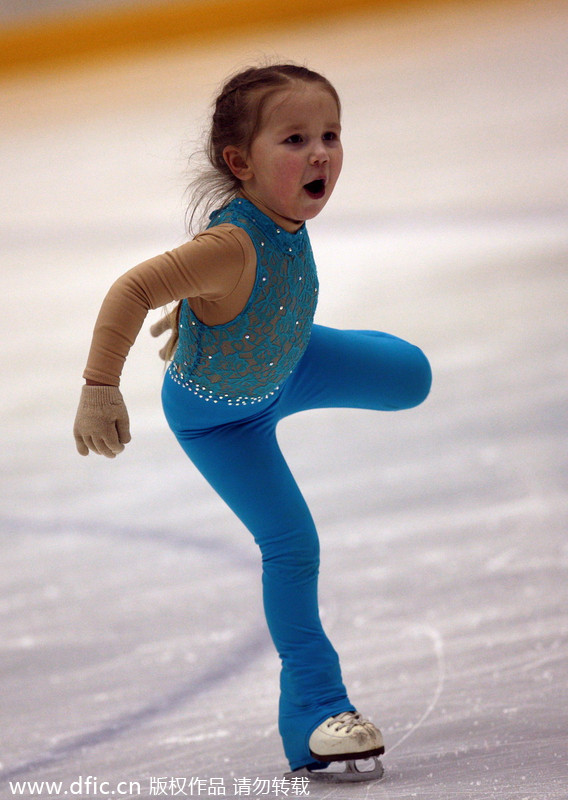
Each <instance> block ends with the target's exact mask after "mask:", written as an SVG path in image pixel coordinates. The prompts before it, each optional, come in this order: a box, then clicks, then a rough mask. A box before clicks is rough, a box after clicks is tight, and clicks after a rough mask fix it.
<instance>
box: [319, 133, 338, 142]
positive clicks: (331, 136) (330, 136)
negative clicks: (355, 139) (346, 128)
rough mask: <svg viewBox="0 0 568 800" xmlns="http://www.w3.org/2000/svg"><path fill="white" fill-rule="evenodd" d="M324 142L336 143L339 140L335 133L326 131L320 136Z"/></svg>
mask: <svg viewBox="0 0 568 800" xmlns="http://www.w3.org/2000/svg"><path fill="white" fill-rule="evenodd" d="M322 139H323V140H324V142H336V141H337V140H338V139H339V135H338V134H337V133H336V132H335V131H327V132H326V133H324V135H323V136H322Z"/></svg>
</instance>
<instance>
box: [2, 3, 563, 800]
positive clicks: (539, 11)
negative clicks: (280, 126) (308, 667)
mask: <svg viewBox="0 0 568 800" xmlns="http://www.w3.org/2000/svg"><path fill="white" fill-rule="evenodd" d="M567 41H568V13H567V9H566V5H565V3H561V2H558V3H555V2H548V1H547V0H544V1H543V2H540V3H528V2H526V3H523V2H519V3H510V4H506V5H503V6H500V5H494V4H490V3H489V4H485V3H480V4H469V5H467V4H463V5H461V6H455V7H453V6H451V5H446V4H435V5H434V8H433V9H430V10H429V11H428V12H426V11H415V12H413V13H412V14H411V13H410V12H409V13H407V14H406V15H396V14H388V13H383V14H380V13H376V14H373V13H369V14H363V15H352V16H350V17H344V18H342V19H339V20H337V21H336V22H333V23H332V22H329V21H328V20H326V19H323V20H322V21H321V22H320V23H319V24H317V25H316V24H313V25H311V26H310V27H305V28H297V29H293V30H290V31H287V32H283V31H279V32H275V33H269V32H266V33H265V34H258V33H255V34H251V35H250V37H249V38H242V39H241V40H239V41H238V42H236V41H226V42H224V43H222V44H220V45H219V46H218V47H217V48H215V49H206V48H198V47H195V46H191V47H187V46H185V47H184V46H179V47H176V48H173V47H172V48H169V49H168V51H167V52H160V53H154V54H148V53H146V54H144V55H136V54H132V56H131V57H129V58H126V57H124V58H121V59H116V60H113V61H108V62H107V63H105V64H84V65H82V66H76V67H74V68H73V69H69V70H67V71H55V72H53V71H52V72H45V73H37V74H30V75H27V76H21V77H18V78H16V77H13V78H10V79H4V80H3V82H2V84H1V86H0V91H1V93H2V107H3V111H2V117H1V120H0V142H1V145H0V175H1V176H2V179H1V181H0V201H1V206H2V217H1V220H0V235H1V259H2V284H3V299H2V313H1V315H0V331H1V341H2V347H1V351H0V359H1V361H0V365H1V374H2V382H3V392H2V395H1V397H0V409H1V426H2V429H1V432H2V448H1V451H0V458H1V463H2V486H1V490H0V491H1V502H2V507H1V517H0V524H1V530H2V537H1V540H0V548H1V551H0V580H1V586H2V589H1V596H0V620H1V636H0V679H1V698H2V699H1V711H0V713H1V719H0V731H1V733H0V739H1V748H0V761H1V762H2V770H3V771H2V773H1V774H0V781H1V783H0V797H2V798H3V799H4V798H6V799H7V798H11V797H13V796H14V794H13V789H12V788H11V787H10V783H9V781H16V780H18V781H26V780H36V781H40V780H55V781H57V780H59V781H62V783H63V788H62V791H63V790H64V789H67V790H68V791H70V790H69V787H70V786H71V785H72V782H73V781H77V779H78V778H79V776H82V777H83V778H85V777H87V776H94V777H97V779H98V780H99V781H108V782H109V785H110V786H111V787H112V786H116V785H117V784H118V783H119V781H138V782H140V784H141V786H142V796H145V797H149V796H152V795H151V794H150V789H151V786H154V788H155V787H156V784H155V782H154V783H153V784H152V779H153V778H158V777H161V778H168V779H170V778H176V779H180V783H178V784H177V786H178V787H181V786H183V783H182V779H186V781H187V783H186V784H185V785H186V787H189V785H190V784H189V779H190V778H201V779H203V780H204V781H209V784H208V786H209V788H211V787H212V786H219V785H220V782H221V781H222V782H223V785H224V787H225V788H226V794H227V796H234V792H233V784H234V780H235V779H240V778H244V777H248V778H250V779H251V781H253V782H254V780H255V779H268V778H271V779H272V778H279V777H281V776H282V774H283V772H284V770H285V769H286V764H285V761H284V757H283V753H282V750H281V745H280V741H279V737H278V733H277V730H276V703H277V684H278V662H277V658H276V655H275V654H274V652H273V650H272V646H271V643H270V641H269V639H268V635H267V632H266V630H265V625H264V620H263V617H262V612H261V607H260V582H259V563H258V556H257V553H256V550H255V547H254V545H253V543H252V541H251V540H250V536H249V534H248V533H247V532H246V531H245V530H244V529H243V528H242V527H241V526H240V524H239V523H238V522H236V521H235V520H234V519H233V517H232V516H231V514H230V512H229V511H228V510H226V509H225V507H224V506H223V505H222V504H221V502H220V501H218V500H217V498H216V497H215V495H214V494H213V493H212V491H211V490H210V489H209V488H208V487H207V486H206V485H205V484H204V482H203V481H202V479H201V478H200V476H199V475H198V474H197V473H196V471H195V470H194V468H193V467H192V465H191V464H190V463H189V462H188V461H187V460H186V459H185V457H184V455H183V453H182V452H181V450H180V449H179V447H178V445H177V443H176V442H175V440H174V439H173V437H172V436H171V434H170V433H169V431H168V430H167V427H166V424H165V421H164V419H163V417H162V413H161V408H160V402H159V391H160V383H161V376H162V373H161V365H160V363H159V362H158V359H157V354H156V353H157V345H156V342H155V341H154V340H152V339H151V337H150V336H149V335H148V326H149V324H150V322H152V321H153V320H154V319H156V318H157V312H156V314H153V315H151V316H150V318H149V320H148V325H146V326H145V328H144V330H143V331H142V333H141V336H140V340H139V343H138V344H137V345H136V348H135V349H134V350H133V352H132V354H131V356H130V358H129V360H128V362H127V366H126V370H125V375H124V380H123V393H124V395H125V398H126V401H127V404H128V407H129V410H130V415H131V421H132V432H133V441H132V443H131V444H130V445H129V447H128V448H127V450H126V452H125V453H124V454H123V455H121V456H120V457H119V458H118V459H116V460H115V461H107V460H106V459H102V458H97V457H95V456H92V455H91V456H89V457H88V458H86V459H82V458H80V457H79V456H78V455H77V454H76V452H75V450H74V443H73V439H72V435H71V427H72V422H73V417H74V413H75V407H76V403H77V399H78V394H79V390H80V384H81V372H82V369H83V366H84V361H85V358H86V353H87V348H88V344H89V339H90V334H91V330H92V325H93V322H94V318H95V315H96V313H97V310H98V306H99V304H100V301H101V300H102V297H103V295H104V293H105V291H106V290H107V288H108V287H109V285H110V283H111V282H112V280H113V279H114V278H115V277H117V276H118V275H119V274H120V273H121V272H123V271H125V270H126V269H128V268H129V267H130V266H133V265H134V264H136V263H138V262H140V261H142V260H143V259H145V258H147V257H149V256H151V255H154V254H156V253H159V252H162V251H163V250H166V249H169V248H171V247H173V246H176V245H178V244H180V243H181V242H182V241H183V240H184V233H183V191H184V186H185V181H186V175H185V159H186V155H187V154H188V153H189V152H191V150H192V149H193V146H194V143H195V141H196V140H197V139H198V138H199V136H200V134H201V131H202V129H203V128H204V126H205V124H206V119H207V115H208V104H209V102H210V100H211V98H212V97H213V95H214V93H215V90H216V88H217V86H218V84H219V82H220V81H221V80H222V79H223V78H224V77H225V75H226V74H228V73H229V72H231V71H232V70H234V69H235V68H239V67H240V66H242V65H244V64H247V63H248V62H249V61H251V60H253V61H257V60H258V59H259V58H262V57H263V56H264V55H265V54H267V55H268V56H269V57H273V56H276V55H278V56H280V57H282V58H286V59H288V58H292V59H295V60H297V61H308V62H309V63H310V64H311V65H312V66H314V67H315V68H317V69H321V70H323V71H324V72H325V73H326V74H328V76H329V77H330V78H331V79H332V80H333V81H334V82H335V83H336V85H337V87H338V89H339V91H340V93H341V95H342V98H343V104H344V125H345V134H344V143H345V150H346V160H345V167H344V174H343V176H342V179H341V181H340V183H339V185H338V188H337V190H336V195H335V197H334V198H333V199H332V201H331V202H330V204H329V206H328V208H327V209H326V210H325V211H324V213H323V214H322V216H321V218H319V219H318V220H315V221H314V222H313V223H312V224H311V225H310V232H311V236H312V240H313V243H314V248H315V251H316V257H317V261H318V264H319V271H320V281H321V300H320V306H319V311H318V321H320V322H322V323H323V324H329V325H335V326H338V327H355V328H375V329H381V330H387V331H390V332H393V333H396V334H398V335H400V336H403V337H405V338H408V339H411V340H412V341H414V342H416V343H417V344H419V345H420V346H421V347H422V348H423V349H424V350H425V351H426V352H427V354H428V355H429V357H430V359H431V362H432V366H433V372H434V385H433V390H432V394H431V396H430V398H429V399H428V400H427V402H426V403H425V404H424V405H423V406H421V407H420V408H418V409H416V410H413V411H409V412H403V413H400V414H396V415H387V414H384V415H381V414H374V413H370V412H361V411H359V412H355V411H353V412H350V411H337V412H334V411H326V412H314V413H311V414H307V415H304V416H298V417H296V418H294V419H291V420H288V421H287V422H286V423H284V424H283V425H282V427H281V442H282V445H283V447H284V449H285V451H286V453H287V456H288V458H289V461H290V463H291V465H292V468H293V470H294V472H295V474H296V476H297V478H298V480H299V482H300V484H301V486H302V488H303V490H304V492H305V495H306V497H307V499H308V501H309V503H310V506H311V508H312V510H313V513H314V516H315V518H316V521H317V523H318V526H319V529H320V535H321V540H322V550H323V565H322V577H321V605H322V614H323V617H324V620H325V624H326V627H327V630H328V632H329V634H330V637H331V638H332V640H333V642H334V644H335V646H336V647H337V649H338V650H339V651H340V654H341V658H342V664H343V671H344V677H345V680H346V683H347V684H348V687H349V691H350V694H351V697H352V699H353V700H354V702H355V703H356V704H357V706H358V707H359V708H360V709H361V711H363V712H364V713H365V714H368V715H370V716H372V717H373V718H374V720H375V721H376V722H377V723H378V724H379V725H380V726H381V728H382V729H383V731H384V734H385V739H386V746H387V753H386V755H385V757H384V759H383V763H384V766H385V778H384V779H383V781H382V782H380V783H377V784H372V785H371V784H369V785H365V786H355V787H353V788H348V789H346V788H345V787H340V788H334V787H331V788H330V787H329V786H326V787H325V788H318V787H315V788H314V787H313V786H312V787H311V789H310V796H312V797H318V798H335V797H338V798H339V797H346V798H355V799H357V798H385V800H387V799H388V800H399V799H402V798H404V799H405V800H406V798H412V797H417V798H421V800H455V799H456V798H460V799H461V798H467V800H493V799H495V800H561V799H562V800H563V799H564V798H566V796H567V795H568V766H567V763H568V746H567V728H568V717H567V713H566V708H567V707H568V686H567V684H568V611H567V600H568V580H567V578H568V574H567V573H568V571H567V567H568V543H567V541H566V532H567V529H568V514H567V510H568V491H567V476H568V463H567V462H568V456H567V453H568V447H567V445H568V436H567V433H568V418H567V412H568V325H567V317H568V214H567V213H566V190H567V187H568V74H567V73H568V70H567V66H568V49H567V47H566V42H567ZM211 779H217V783H216V784H215V783H214V782H212V781H211ZM91 785H92V784H91ZM193 785H194V786H197V784H195V783H194V784H193ZM205 785H206V784H201V786H202V787H203V786H205ZM73 786H74V788H76V787H77V784H73ZM259 786H260V784H257V788H258V787H259ZM168 791H169V792H170V796H173V784H172V785H171V787H170V789H169V790H168ZM185 791H186V794H188V792H189V789H187V788H186V790H185ZM154 794H155V792H154ZM24 796H25V795H24ZM28 796H31V795H28ZM44 796H45V795H44ZM69 796H71V794H69ZM84 796H87V795H86V794H84ZM90 796H91V797H93V796H95V795H94V794H93V793H92V792H91V794H90ZM96 796H97V797H102V796H104V795H102V794H100V793H99V794H98V795H96ZM123 796H132V797H135V796H138V795H137V794H136V793H134V792H133V793H132V794H131V795H130V794H128V795H123ZM178 796H183V795H178ZM194 796H195V793H194ZM202 796H203V794H202ZM251 796H254V795H252V794H251ZM257 796H261V795H259V794H258V793H257ZM264 796H265V797H266V796H271V797H276V796H277V795H276V794H274V793H272V794H268V795H267V794H265V795H264Z"/></svg>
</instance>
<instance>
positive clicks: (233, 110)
mask: <svg viewBox="0 0 568 800" xmlns="http://www.w3.org/2000/svg"><path fill="white" fill-rule="evenodd" d="M297 81H303V82H305V83H319V84H320V85H321V86H322V87H324V88H325V89H326V90H327V91H328V92H329V93H330V95H331V96H332V97H333V99H334V100H335V102H336V103H337V109H338V111H339V112H340V113H341V103H340V100H339V96H338V94H337V92H336V90H335V89H334V87H333V86H332V84H331V83H330V82H329V81H328V80H327V78H325V77H324V76H323V75H320V74H319V73H318V72H314V71H313V70H310V69H308V68H307V67H302V66H296V65H295V64H274V65H271V66H264V67H249V68H248V69H245V70H243V71H242V72H239V73H237V74H236V75H233V76H232V77H231V78H229V79H228V80H227V82H226V83H225V85H224V86H223V88H222V90H221V92H220V93H219V96H218V97H217V99H216V101H215V105H214V111H213V118H212V122H211V129H210V131H209V135H208V138H207V142H206V149H205V155H206V167H205V169H204V170H202V171H201V172H200V174H199V175H198V176H197V177H196V178H195V179H194V180H193V181H192V182H191V184H190V186H189V189H188V193H189V199H190V202H189V206H188V210H187V214H186V220H187V223H188V230H189V232H190V233H195V232H197V230H199V229H200V228H201V227H203V226H204V224H205V223H206V220H207V217H208V215H209V213H210V211H212V210H213V209H214V208H221V207H222V206H224V205H226V204H227V203H228V202H230V200H232V199H233V197H235V195H237V193H238V192H239V190H240V188H241V182H240V181H239V179H238V178H237V177H235V175H233V173H232V172H231V170H230V169H229V167H228V165H227V163H226V161H225V159H224V158H223V150H224V149H225V147H227V146H229V145H233V146H235V147H238V148H239V149H241V150H243V151H244V152H248V151H249V149H250V146H251V144H252V142H253V140H254V138H255V136H256V135H257V134H258V132H259V130H260V127H261V124H262V114H263V110H264V107H265V105H266V102H267V100H268V99H269V98H270V97H271V96H272V95H273V94H275V93H276V92H279V91H282V90H283V89H286V88H288V87H291V86H293V84H294V82H297ZM196 223H197V224H196Z"/></svg>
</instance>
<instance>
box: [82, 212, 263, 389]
mask: <svg viewBox="0 0 568 800" xmlns="http://www.w3.org/2000/svg"><path fill="white" fill-rule="evenodd" d="M255 275H256V252H255V249H254V245H253V243H252V241H251V239H250V237H249V236H248V234H247V233H246V232H245V231H244V230H243V229H242V228H238V227H237V226H235V225H230V224H222V225H218V226H216V227H214V228H210V229H208V230H207V231H204V232H203V233H201V234H199V235H198V236H196V237H195V239H193V240H192V241H190V242H187V243H186V244H183V245H181V247H178V248H176V249H174V250H171V251H169V252H167V253H164V254H163V255H160V256H156V257H155V258H151V259H149V260H148V261H144V262H143V263H142V264H139V265H138V266H136V267H133V268H132V269H131V270H129V271H128V272H126V273H125V274H124V275H122V276H121V277H120V278H119V279H118V280H117V281H115V283H114V284H113V285H112V286H111V288H110V290H109V292H108V294H107V295H106V297H105V299H104V301H103V304H102V306H101V309H100V312H99V315H98V317H97V321H96V323H95V328H94V332H93V338H92V342H91V348H90V351H89V356H88V360H87V366H86V368H85V370H84V372H83V377H84V378H86V379H87V380H91V381H96V382H97V383H103V384H107V385H109V386H118V385H119V383H120V376H121V374H122V369H123V366H124V362H125V360H126V357H127V355H128V352H129V351H130V348H131V347H132V345H133V344H134V342H135V340H136V337H137V336H138V333H139V332H140V329H141V327H142V324H143V322H144V319H145V318H146V315H147V314H148V311H149V310H150V309H155V308H160V307H161V306H164V305H166V304H167V303H171V302H175V301H178V300H183V299H185V298H187V299H188V302H189V303H190V305H191V307H192V309H193V310H194V312H195V313H196V314H197V316H198V317H199V319H201V320H202V321H203V322H205V323H206V324H208V325H217V324H223V323H225V322H229V321H230V320H231V319H234V318H235V317H236V316H237V315H238V314H239V313H240V312H241V311H242V309H243V308H244V306H245V305H246V302H247V300H248V298H249V296H250V293H251V291H252V288H253V286H254V280H255Z"/></svg>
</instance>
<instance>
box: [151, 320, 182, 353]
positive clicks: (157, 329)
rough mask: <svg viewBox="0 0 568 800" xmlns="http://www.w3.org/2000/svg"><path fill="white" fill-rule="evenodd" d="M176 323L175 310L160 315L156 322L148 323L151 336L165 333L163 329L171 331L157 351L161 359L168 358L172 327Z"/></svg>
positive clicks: (172, 334)
mask: <svg viewBox="0 0 568 800" xmlns="http://www.w3.org/2000/svg"><path fill="white" fill-rule="evenodd" d="M176 325H177V320H176V312H175V311H173V312H171V313H170V314H167V315H166V316H164V317H162V318H161V319H159V320H158V321H157V322H154V324H153V325H150V333H151V334H152V336H161V335H162V333H165V331H171V334H170V338H169V339H168V341H167V342H166V344H165V345H164V346H163V347H162V349H161V350H160V353H159V354H160V358H161V359H162V361H167V360H168V354H169V353H170V349H171V347H170V345H171V341H172V338H173V336H174V334H175V331H174V327H175V326H176Z"/></svg>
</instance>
